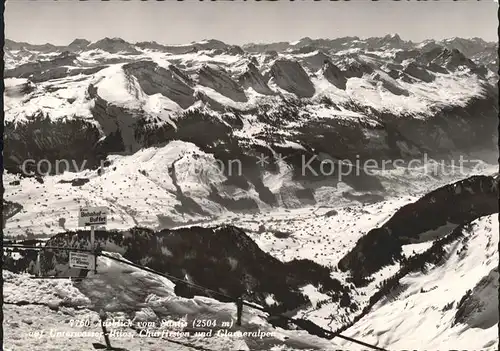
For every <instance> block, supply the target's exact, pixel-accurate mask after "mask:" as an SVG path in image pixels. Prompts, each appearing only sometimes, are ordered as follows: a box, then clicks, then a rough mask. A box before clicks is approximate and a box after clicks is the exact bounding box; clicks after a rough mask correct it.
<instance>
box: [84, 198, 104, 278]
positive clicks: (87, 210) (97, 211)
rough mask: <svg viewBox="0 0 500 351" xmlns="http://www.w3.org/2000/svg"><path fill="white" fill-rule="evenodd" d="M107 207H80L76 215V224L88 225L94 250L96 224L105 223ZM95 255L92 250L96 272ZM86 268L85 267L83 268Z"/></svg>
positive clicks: (95, 270)
mask: <svg viewBox="0 0 500 351" xmlns="http://www.w3.org/2000/svg"><path fill="white" fill-rule="evenodd" d="M107 215H108V209H107V208H106V207H82V208H80V213H79V215H78V226H79V227H88V226H90V247H91V249H92V250H95V233H94V229H95V226H97V225H106V223H107ZM96 261H97V255H96V254H95V251H94V272H95V273H97V264H96V263H97V262H96ZM85 269H86V268H85Z"/></svg>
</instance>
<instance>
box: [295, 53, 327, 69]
mask: <svg viewBox="0 0 500 351" xmlns="http://www.w3.org/2000/svg"><path fill="white" fill-rule="evenodd" d="M328 62H331V60H330V57H329V56H328V55H327V54H325V53H324V52H323V51H317V52H316V53H314V54H313V55H308V56H304V57H301V58H300V63H301V64H302V65H303V66H304V67H307V68H309V69H310V70H311V71H313V72H316V71H317V70H319V69H321V68H322V67H323V66H324V65H326V64H327V63H328Z"/></svg>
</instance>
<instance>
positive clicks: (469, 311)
mask: <svg viewBox="0 0 500 351" xmlns="http://www.w3.org/2000/svg"><path fill="white" fill-rule="evenodd" d="M498 277H499V275H498V267H497V268H494V269H492V270H491V272H490V273H489V274H488V275H487V276H485V277H484V278H482V279H481V280H480V281H479V282H478V283H477V285H476V286H475V287H474V289H472V290H469V291H468V292H467V293H466V294H465V295H464V296H463V297H462V299H461V300H460V301H459V302H458V306H457V312H456V314H455V318H454V319H453V325H456V324H466V325H468V326H469V327H470V328H481V329H488V328H490V327H493V326H494V325H497V324H498Z"/></svg>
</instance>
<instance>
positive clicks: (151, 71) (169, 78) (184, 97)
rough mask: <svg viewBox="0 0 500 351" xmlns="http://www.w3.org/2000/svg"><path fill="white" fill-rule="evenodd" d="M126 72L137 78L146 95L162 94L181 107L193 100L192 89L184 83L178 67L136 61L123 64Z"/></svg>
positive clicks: (184, 80)
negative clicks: (165, 66) (168, 67)
mask: <svg viewBox="0 0 500 351" xmlns="http://www.w3.org/2000/svg"><path fill="white" fill-rule="evenodd" d="M123 70H124V71H125V73H126V74H129V75H133V76H134V77H136V78H137V81H138V83H139V85H140V86H141V88H142V90H143V91H144V92H145V93H146V94H148V95H154V94H158V93H159V94H162V95H163V96H165V97H167V98H169V99H170V100H172V101H175V102H176V103H177V104H178V105H179V106H181V107H182V108H188V107H189V106H191V105H192V104H193V103H194V102H195V98H194V96H193V93H194V90H193V89H192V88H191V87H190V86H189V85H187V84H186V79H185V77H184V76H183V75H182V73H181V74H178V73H180V70H179V69H178V68H174V69H166V68H163V67H160V66H158V65H157V64H156V63H154V62H152V61H138V62H134V63H128V64H126V65H124V66H123Z"/></svg>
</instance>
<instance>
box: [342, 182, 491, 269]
mask: <svg viewBox="0 0 500 351" xmlns="http://www.w3.org/2000/svg"><path fill="white" fill-rule="evenodd" d="M498 185H499V183H498V177H496V178H494V177H489V176H473V177H471V178H467V179H464V180H461V181H459V182H456V183H453V184H449V185H446V186H444V187H441V188H438V189H436V190H434V191H432V192H430V193H429V194H427V195H425V196H424V197H422V198H421V199H419V200H418V201H416V202H414V203H411V204H408V205H405V206H403V207H402V208H400V209H399V210H398V211H396V213H395V214H394V215H393V216H392V217H391V218H390V219H389V220H388V221H387V222H385V223H384V224H383V225H382V226H381V227H380V228H375V229H372V230H371V231H369V232H368V233H367V234H366V235H365V236H363V237H362V238H361V239H359V240H358V242H357V243H356V246H355V247H354V248H353V249H352V250H351V251H350V252H349V253H348V254H347V255H345V256H344V257H343V258H342V259H341V260H340V261H339V264H338V267H339V268H340V269H341V270H342V271H348V270H349V271H351V274H352V275H353V277H356V278H366V277H368V276H370V275H371V274H372V273H374V272H377V271H378V270H379V269H381V268H382V267H383V266H385V265H389V264H392V263H393V262H394V260H397V259H400V258H401V246H402V245H405V244H410V243H419V242H425V241H430V240H436V239H440V238H443V237H444V236H445V235H447V234H448V233H450V232H451V231H452V230H453V229H455V228H457V227H459V226H461V225H464V224H466V223H469V222H472V221H473V220H475V219H477V218H480V217H482V216H486V215H490V214H493V213H498Z"/></svg>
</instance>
